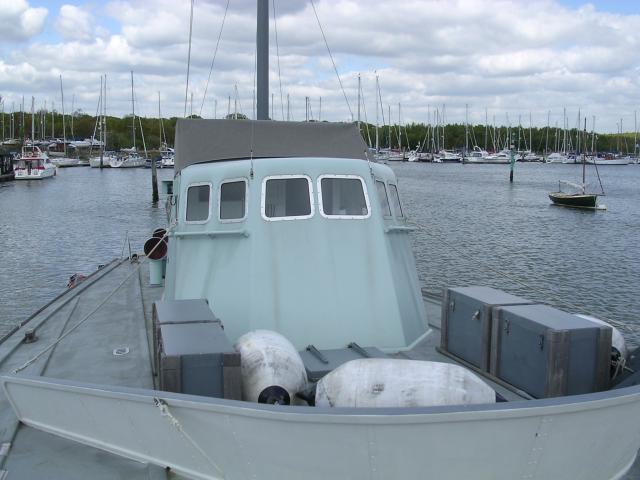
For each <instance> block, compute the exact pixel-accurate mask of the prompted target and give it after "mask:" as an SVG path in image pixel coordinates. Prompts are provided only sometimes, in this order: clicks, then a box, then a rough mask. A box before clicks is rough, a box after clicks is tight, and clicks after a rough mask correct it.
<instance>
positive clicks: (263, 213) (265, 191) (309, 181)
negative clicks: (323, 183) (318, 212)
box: [260, 174, 315, 222]
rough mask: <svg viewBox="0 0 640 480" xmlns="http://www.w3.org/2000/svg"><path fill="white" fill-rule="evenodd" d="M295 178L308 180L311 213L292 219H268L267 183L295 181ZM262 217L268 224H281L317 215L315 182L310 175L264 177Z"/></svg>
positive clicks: (261, 195)
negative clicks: (314, 193)
mask: <svg viewBox="0 0 640 480" xmlns="http://www.w3.org/2000/svg"><path fill="white" fill-rule="evenodd" d="M294 178H304V179H305V180H307V185H308V187H309V206H310V207H311V211H310V213H309V214H308V215H296V216H292V217H267V212H266V211H265V207H266V199H267V181H269V180H286V179H294ZM260 215H262V218H263V219H264V220H266V221H267V222H280V221H288V220H306V219H308V218H311V217H313V216H314V215H315V204H314V201H313V182H312V181H311V177H310V176H309V175H301V174H294V175H269V176H268V177H264V178H263V179H262V191H261V192H260Z"/></svg>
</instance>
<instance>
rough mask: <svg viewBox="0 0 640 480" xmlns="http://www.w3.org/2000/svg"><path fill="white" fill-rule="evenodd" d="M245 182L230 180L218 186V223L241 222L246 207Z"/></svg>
mask: <svg viewBox="0 0 640 480" xmlns="http://www.w3.org/2000/svg"><path fill="white" fill-rule="evenodd" d="M246 197H247V182H246V180H244V179H241V180H230V181H226V182H224V183H223V184H222V185H220V202H219V203H220V221H229V222H231V221H241V220H243V219H244V218H245V215H246V211H247V207H246Z"/></svg>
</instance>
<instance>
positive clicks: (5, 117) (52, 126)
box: [0, 112, 638, 153]
mask: <svg viewBox="0 0 640 480" xmlns="http://www.w3.org/2000/svg"><path fill="white" fill-rule="evenodd" d="M12 117H13V120H12ZM192 117H193V118H199V117H198V116H196V115H193V116H192ZM230 117H233V114H231V115H230ZM242 118H246V117H245V116H244V115H238V119H242ZM176 121H177V117H171V118H163V119H162V121H160V119H158V118H152V117H136V118H135V124H134V122H133V117H132V116H131V115H127V116H124V117H122V118H120V117H113V116H108V117H107V118H106V125H107V148H108V149H110V150H120V149H121V148H127V147H131V146H132V145H133V138H134V135H135V143H136V145H137V146H138V148H139V149H141V148H142V147H143V146H144V145H146V148H147V150H156V149H158V147H159V146H160V145H161V143H162V141H163V140H164V139H166V141H167V143H168V144H169V145H172V144H173V142H174V138H175V125H176ZM0 123H1V125H2V134H3V138H5V139H6V138H10V134H11V125H12V123H13V134H14V137H15V138H30V137H31V114H30V113H24V114H22V113H19V112H18V113H14V114H12V115H11V114H8V113H4V114H2V115H0ZM71 123H72V122H71V115H67V116H66V117H65V125H64V127H65V132H66V136H67V139H76V140H81V139H85V138H91V137H92V136H93V135H94V132H95V136H96V138H99V134H98V133H97V130H96V124H97V123H96V117H95V116H92V115H88V114H84V113H76V114H74V115H73V130H72V129H71ZM34 124H35V134H34V137H35V139H36V140H38V139H41V138H51V136H52V134H53V135H54V136H55V137H57V138H62V135H63V122H62V115H60V114H54V115H53V119H52V115H51V114H50V113H48V114H46V115H41V114H39V113H35V114H34ZM360 131H361V133H362V136H363V138H364V140H365V142H366V143H367V144H369V146H371V147H375V146H376V134H375V132H376V128H375V125H372V124H367V123H364V122H363V123H361V124H360ZM161 132H162V133H161ZM161 135H162V137H161ZM509 136H510V137H511V141H510V142H509V141H508V138H509ZM578 138H580V140H579V141H580V144H581V145H582V146H581V148H580V150H582V149H583V148H584V145H585V144H586V146H587V150H589V151H590V150H591V147H592V145H593V146H594V147H595V149H596V150H597V151H598V152H620V153H634V152H637V151H638V146H637V145H635V142H636V134H635V133H633V132H631V133H623V134H604V133H596V134H595V136H593V135H592V134H591V132H587V134H586V137H585V135H584V133H583V132H579V131H577V130H576V129H571V130H568V131H567V132H566V140H565V133H564V131H563V130H561V129H556V128H553V127H551V128H546V127H542V128H532V129H531V134H529V129H528V128H518V127H512V128H510V129H509V128H507V127H505V126H501V127H497V128H494V127H493V126H489V127H487V128H485V126H484V125H474V126H469V127H467V126H466V125H464V124H448V125H444V126H439V127H437V128H434V127H432V126H431V125H426V124H424V123H410V124H408V125H406V126H402V127H401V128H398V125H391V126H388V125H387V126H384V127H380V128H379V129H378V145H379V146H380V148H399V147H401V148H402V149H403V150H411V149H415V148H422V149H423V150H425V151H431V150H434V149H436V148H437V149H447V150H460V149H464V148H465V146H468V148H469V149H470V150H471V149H473V147H474V146H476V145H477V146H478V147H481V148H484V149H486V150H489V151H494V150H500V149H502V148H505V147H508V146H509V144H511V145H514V148H516V149H518V150H533V151H535V152H538V153H543V152H545V151H549V152H550V151H555V150H556V149H560V150H561V149H562V146H563V144H565V143H566V148H567V150H569V151H576V148H577V146H578Z"/></svg>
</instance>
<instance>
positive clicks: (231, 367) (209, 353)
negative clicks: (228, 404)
mask: <svg viewBox="0 0 640 480" xmlns="http://www.w3.org/2000/svg"><path fill="white" fill-rule="evenodd" d="M158 350H159V355H158V364H159V368H158V376H159V378H160V389H161V390H164V391H168V392H179V393H187V394H191V395H204V396H208V397H219V398H231V399H236V400H239V399H240V398H241V393H242V392H241V371H240V354H239V353H238V352H237V351H236V350H235V349H234V348H233V345H231V342H230V341H229V339H228V338H227V336H226V335H225V333H224V330H223V329H222V326H221V325H220V323H211V322H209V323H182V324H167V325H160V329H159V335H158Z"/></svg>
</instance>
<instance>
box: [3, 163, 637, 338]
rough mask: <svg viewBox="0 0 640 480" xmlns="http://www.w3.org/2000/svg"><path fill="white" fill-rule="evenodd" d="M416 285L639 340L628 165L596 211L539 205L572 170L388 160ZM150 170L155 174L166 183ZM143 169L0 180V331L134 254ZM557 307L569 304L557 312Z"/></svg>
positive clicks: (612, 177) (158, 212)
mask: <svg viewBox="0 0 640 480" xmlns="http://www.w3.org/2000/svg"><path fill="white" fill-rule="evenodd" d="M391 166H392V168H393V169H394V170H395V172H396V174H397V175H398V177H399V187H400V193H401V195H402V197H403V202H404V207H405V210H406V212H407V214H408V215H409V217H410V218H411V220H412V221H413V222H415V223H416V225H417V226H418V229H417V230H416V232H414V234H413V235H412V238H413V243H414V250H415V254H416V258H417V262H418V270H419V275H420V280H421V282H422V284H423V286H424V287H425V288H426V289H428V290H430V291H439V290H441V289H442V288H443V287H445V286H461V285H473V284H481V285H489V286H493V287H496V288H500V289H504V290H507V291H509V292H511V293H515V294H518V295H522V296H526V297H528V298H531V299H533V300H536V301H542V302H546V303H550V304H552V305H555V306H558V307H560V308H563V309H565V310H570V311H574V310H580V311H582V312H585V313H587V312H590V313H591V314H593V315H595V316H599V317H602V318H608V319H612V320H614V321H617V322H621V323H623V324H624V325H626V326H627V328H626V329H625V330H626V331H625V334H626V335H627V336H628V337H630V338H632V339H633V340H634V342H635V343H636V344H638V343H640V333H639V332H638V330H640V295H638V291H639V289H640V251H639V249H638V243H639V240H640V166H637V165H629V166H622V167H601V168H600V175H601V177H602V181H603V184H604V186H605V190H606V192H607V196H606V197H604V198H603V199H602V201H601V203H604V204H606V205H607V207H608V210H607V211H606V212H591V211H579V210H570V209H563V208H559V207H553V206H551V205H550V203H549V200H548V198H547V193H548V192H549V191H551V190H554V189H556V188H557V181H558V180H559V179H564V180H574V181H577V180H578V179H579V177H580V167H579V166H575V165H561V164H558V165H556V164H551V165H543V164H522V165H521V164H518V165H517V166H516V173H515V182H514V183H513V184H509V182H508V174H509V173H508V166H502V165H460V164H410V163H402V164H393V165H391ZM172 175H173V171H172V170H160V171H159V178H160V179H163V178H167V179H168V178H171V176H172ZM150 198H151V193H150V171H149V170H145V169H133V170H116V169H113V170H111V169H105V170H102V171H100V170H98V169H90V168H72V169H59V170H58V175H57V177H56V178H54V179H52V180H44V181H39V182H11V183H7V184H0V206H1V207H0V248H1V251H2V265H1V266H0V291H1V292H2V294H1V295H2V296H1V301H0V332H1V331H2V330H6V329H8V328H10V326H12V325H13V324H15V323H16V322H19V321H20V320H22V319H24V318H26V317H27V316H28V315H29V314H30V313H31V312H32V311H33V310H35V309H36V308H38V307H39V306H41V305H43V304H44V303H46V302H47V301H49V300H50V299H52V298H53V297H55V296H56V295H57V294H59V293H60V292H61V291H62V290H63V289H64V288H65V285H66V282H67V280H68V277H69V276H70V275H72V274H73V273H76V272H82V273H85V274H88V273H90V272H92V271H94V270H95V269H96V267H97V265H98V264H100V263H107V262H108V261H110V260H111V259H113V258H114V257H119V256H120V255H121V253H122V251H123V246H124V249H125V254H126V253H127V252H128V248H129V247H128V244H126V243H125V242H124V240H125V238H126V237H127V235H128V237H129V239H130V244H131V248H132V250H134V251H141V249H142V244H143V242H144V240H145V239H146V238H147V237H148V235H149V233H150V232H151V231H152V230H153V229H154V228H157V227H159V226H164V224H165V220H166V217H165V213H164V208H163V206H162V205H160V206H152V205H151V202H150ZM567 304H569V305H567Z"/></svg>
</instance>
